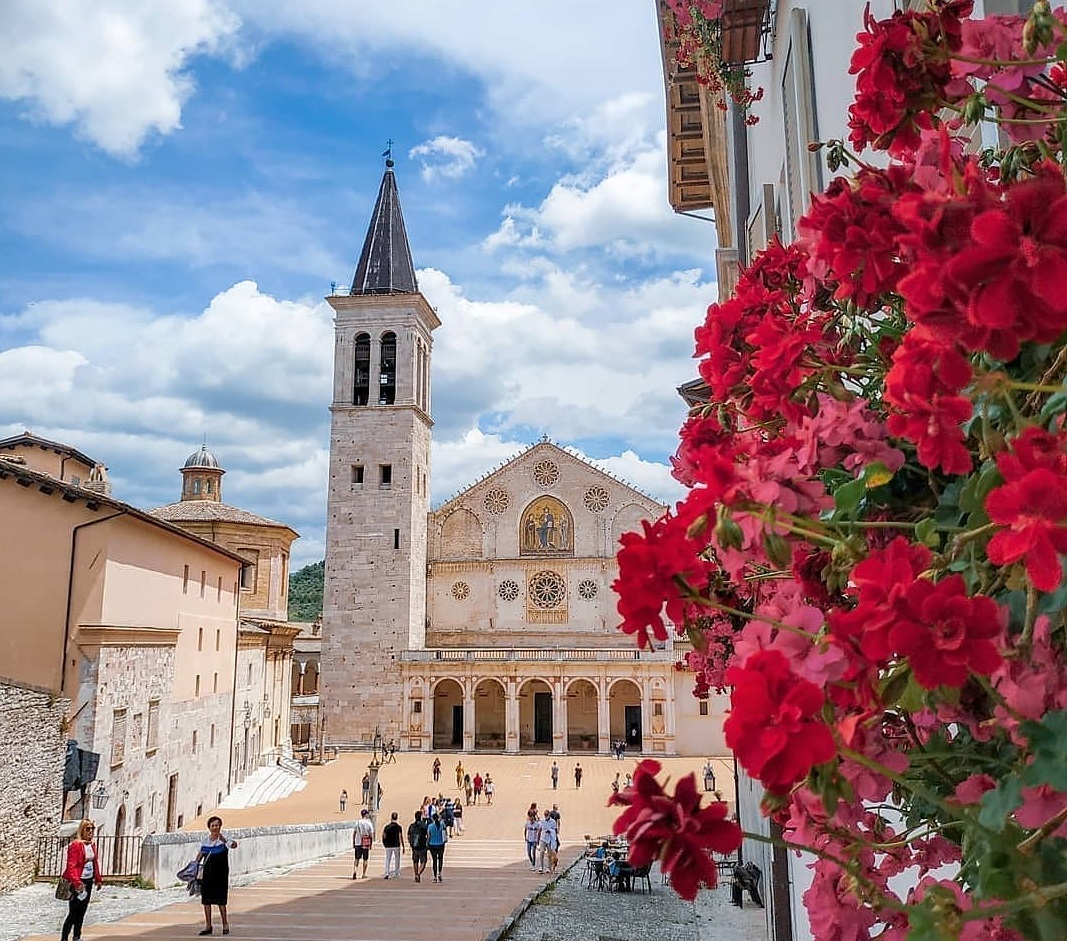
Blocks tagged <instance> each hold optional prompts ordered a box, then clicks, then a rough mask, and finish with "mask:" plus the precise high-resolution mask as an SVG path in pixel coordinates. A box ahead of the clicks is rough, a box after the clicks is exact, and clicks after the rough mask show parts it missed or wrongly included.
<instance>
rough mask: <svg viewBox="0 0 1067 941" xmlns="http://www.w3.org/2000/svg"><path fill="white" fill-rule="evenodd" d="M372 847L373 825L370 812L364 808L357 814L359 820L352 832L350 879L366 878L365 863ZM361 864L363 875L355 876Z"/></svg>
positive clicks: (368, 858)
mask: <svg viewBox="0 0 1067 941" xmlns="http://www.w3.org/2000/svg"><path fill="white" fill-rule="evenodd" d="M373 845H374V824H373V823H371V819H370V811H369V810H367V808H366V807H364V808H363V809H362V810H361V811H360V812H359V820H357V821H356V827H355V829H354V830H353V831H352V856H353V863H352V878H353V879H356V878H362V879H366V878H367V863H368V862H369V860H370V848H371V847H372V846H373ZM360 863H363V874H362V875H361V876H357V873H358V872H359V864H360Z"/></svg>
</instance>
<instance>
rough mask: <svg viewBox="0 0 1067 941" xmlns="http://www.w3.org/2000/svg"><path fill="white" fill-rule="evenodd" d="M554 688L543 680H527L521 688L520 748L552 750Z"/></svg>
mask: <svg viewBox="0 0 1067 941" xmlns="http://www.w3.org/2000/svg"><path fill="white" fill-rule="evenodd" d="M554 706H555V703H554V702H553V698H552V687H551V686H550V685H549V684H548V683H547V682H546V681H545V680H542V679H530V680H526V682H524V683H523V684H522V686H520V687H519V746H520V747H521V748H529V749H533V750H535V751H536V750H549V749H551V748H552V732H553V730H554V729H553V726H554V723H553V712H554Z"/></svg>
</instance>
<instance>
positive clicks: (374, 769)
mask: <svg viewBox="0 0 1067 941" xmlns="http://www.w3.org/2000/svg"><path fill="white" fill-rule="evenodd" d="M381 751H382V733H381V730H380V729H379V728H378V726H375V727H374V739H373V740H372V742H371V759H370V764H369V765H368V766H367V774H368V776H369V777H370V793H369V794H368V803H369V804H370V822H371V824H372V825H373V826H374V829H375V831H377V829H378V769H379V768H381V766H382V762H381V758H380V757H379V755H380V753H381Z"/></svg>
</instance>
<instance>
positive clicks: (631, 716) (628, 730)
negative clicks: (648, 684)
mask: <svg viewBox="0 0 1067 941" xmlns="http://www.w3.org/2000/svg"><path fill="white" fill-rule="evenodd" d="M608 710H609V712H608V715H609V716H610V719H609V729H610V733H609V734H610V736H611V740H612V741H613V742H616V741H621V742H625V743H626V747H627V748H632V749H634V750H635V751H639V750H640V749H641V745H642V739H641V729H642V728H643V725H642V715H641V688H640V687H639V686H638V685H637V684H636V683H635V682H634V681H633V680H626V679H619V680H615V681H614V682H613V683H612V684H611V689H610V690H609V691H608Z"/></svg>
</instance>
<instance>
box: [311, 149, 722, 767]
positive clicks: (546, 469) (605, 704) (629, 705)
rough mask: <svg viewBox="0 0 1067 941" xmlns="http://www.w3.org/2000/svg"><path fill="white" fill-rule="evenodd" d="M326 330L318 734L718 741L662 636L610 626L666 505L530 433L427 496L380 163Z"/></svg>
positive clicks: (410, 309) (422, 393)
mask: <svg viewBox="0 0 1067 941" xmlns="http://www.w3.org/2000/svg"><path fill="white" fill-rule="evenodd" d="M327 300H328V302H329V303H330V304H331V306H332V307H333V309H334V311H335V313H336V318H335V334H336V344H335V353H334V389H333V402H332V405H331V415H332V422H331V436H330V470H329V474H330V479H329V488H328V504H327V533H326V543H327V545H326V574H325V589H324V598H323V624H322V667H321V670H322V673H321V716H322V721H323V728H322V730H321V731H322V734H323V737H324V739H325V741H326V743H327V744H329V745H338V746H342V747H344V746H353V745H366V744H369V743H371V742H372V741H373V738H374V736H375V733H379V734H380V735H381V736H382V737H383V739H385V740H386V741H388V740H394V741H396V742H397V743H398V745H399V746H400V747H401V748H403V749H410V750H425V751H428V750H431V749H456V750H463V751H478V750H486V751H496V752H505V753H511V754H514V753H520V752H524V751H550V752H552V753H553V754H566V753H581V752H583V751H589V752H597V753H602V754H606V753H608V752H609V751H610V750H611V748H612V746H613V744H614V743H616V742H620V741H621V742H625V743H626V745H627V748H628V749H629V752H630V753H631V754H633V753H635V752H636V753H641V754H650V755H656V754H659V755H675V754H690V755H695V754H709V755H710V754H722V753H724V747H723V743H722V718H723V716H722V707H723V703H722V702H721V701H720V700H718V699H715V698H713V699H712V700H710V701H703V702H698V701H697V700H695V699H694V698H693V697H692V679H691V677H690V676H689V675H688V674H687V673H685V672H684V671H681V670H679V669H676V664H677V663H678V661H679V660H680V659H681V658H682V656H683V654H684V650H683V649H679V648H678V647H676V646H675V645H674V644H673V643H672V642H668V643H667V644H665V645H663V646H662V647H661V648H659V649H654V650H638V649H637V647H636V645H635V642H634V640H633V638H631V637H629V636H626V635H623V634H621V633H620V632H619V630H618V629H617V624H618V617H617V614H616V612H615V595H614V593H613V592H612V590H611V584H612V582H613V581H614V579H615V578H616V576H617V572H618V566H617V563H616V560H615V553H616V551H617V547H618V540H619V537H620V535H621V534H622V533H624V532H627V531H630V530H636V529H640V526H641V521H642V520H651V519H655V518H656V517H658V516H659V515H660V514H661V513H662V512H663V510H664V507H663V506H662V505H661V504H659V503H657V502H656V501H655V500H654V499H652V498H651V497H649V496H648V495H646V494H643V493H641V492H640V491H638V490H636V489H635V488H633V487H631V486H630V485H628V484H626V483H624V482H622V481H620V480H618V479H616V478H614V477H612V476H611V475H610V474H607V473H605V472H604V471H602V470H600V469H599V468H597V467H595V466H594V465H593V464H591V463H589V462H588V461H585V460H583V459H582V458H580V457H578V456H577V455H575V454H573V453H571V452H570V451H568V450H566V449H564V448H561V447H559V446H557V445H556V444H554V443H552V442H551V441H549V440H548V439H547V438H544V439H542V440H541V441H539V442H537V443H535V444H533V445H532V446H530V447H529V448H527V449H526V450H525V451H523V452H522V453H521V454H519V455H518V456H517V457H515V458H513V459H512V460H510V461H508V462H507V463H505V464H504V465H503V466H502V467H500V468H497V469H496V470H494V471H492V472H491V473H489V474H487V475H486V476H484V477H483V478H481V479H480V480H479V481H478V482H476V483H475V484H473V485H472V486H470V487H469V488H467V489H466V490H464V491H463V492H461V493H460V494H459V495H457V496H456V497H454V498H453V499H451V500H449V501H448V502H447V503H445V504H444V505H443V506H441V507H439V508H437V509H436V510H433V511H431V510H430V504H429V489H430V488H429V480H430V441H431V429H432V424H433V422H432V419H431V413H430V390H431V369H430V364H431V353H432V333H433V331H434V330H435V329H436V328H437V327H438V326H440V320H439V319H438V317H437V315H436V313H435V312H434V310H433V308H432V307H431V306H430V305H429V303H428V302H427V301H426V299H425V298H424V297H423V296H422V294H421V293H419V291H418V286H417V283H416V279H415V271H414V266H413V264H412V261H411V253H410V249H409V246H408V242H407V235H406V231H405V227H404V222H403V216H402V213H401V211H400V202H399V194H398V192H397V187H396V180H395V177H394V174H393V170H392V164H391V161H389V162H387V166H386V171H385V175H384V177H383V180H382V185H381V189H380V191H379V195H378V200H377V204H376V206H375V209H374V215H373V217H372V219H371V223H370V227H369V230H368V233H367V237H366V241H365V243H364V246H363V251H362V253H361V256H360V260H359V263H358V265H357V269H356V275H355V278H354V280H353V284H352V288H351V290H350V292H349V293H347V294H343V295H334V296H331V297H329V298H327Z"/></svg>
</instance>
